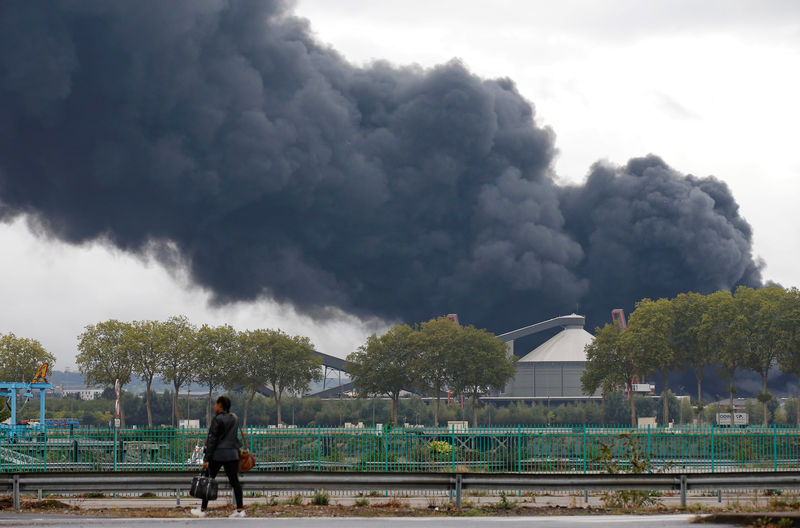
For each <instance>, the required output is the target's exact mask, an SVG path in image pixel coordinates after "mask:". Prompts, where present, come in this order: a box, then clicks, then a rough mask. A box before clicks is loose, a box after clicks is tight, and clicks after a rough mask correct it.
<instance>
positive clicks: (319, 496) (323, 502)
mask: <svg viewBox="0 0 800 528" xmlns="http://www.w3.org/2000/svg"><path fill="white" fill-rule="evenodd" d="M328 502H330V496H329V495H328V494H327V493H326V492H325V490H324V489H319V490H317V491H316V492H314V497H312V498H311V504H313V505H314V506H327V505H328Z"/></svg>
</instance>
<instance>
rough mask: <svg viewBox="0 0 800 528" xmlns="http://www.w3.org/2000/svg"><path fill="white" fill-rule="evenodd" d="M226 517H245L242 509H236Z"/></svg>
mask: <svg viewBox="0 0 800 528" xmlns="http://www.w3.org/2000/svg"><path fill="white" fill-rule="evenodd" d="M228 517H230V518H231V519H236V518H237V517H245V513H244V510H238V511H235V512H233V513H232V514H230V515H228Z"/></svg>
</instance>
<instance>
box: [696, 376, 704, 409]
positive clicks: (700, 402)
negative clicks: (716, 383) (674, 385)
mask: <svg viewBox="0 0 800 528" xmlns="http://www.w3.org/2000/svg"><path fill="white" fill-rule="evenodd" d="M702 406H703V377H702V376H700V377H699V378H697V407H698V409H699V408H700V407H702Z"/></svg>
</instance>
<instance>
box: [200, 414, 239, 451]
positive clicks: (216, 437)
mask: <svg viewBox="0 0 800 528" xmlns="http://www.w3.org/2000/svg"><path fill="white" fill-rule="evenodd" d="M240 447H242V443H241V442H240V441H239V419H238V418H237V417H236V415H235V414H231V413H226V412H221V413H219V414H217V415H216V416H214V418H213V419H212V420H211V425H210V426H209V428H208V436H207V437H206V450H205V456H204V457H203V462H209V461H210V460H212V459H213V458H214V452H215V451H216V450H217V449H238V448H240Z"/></svg>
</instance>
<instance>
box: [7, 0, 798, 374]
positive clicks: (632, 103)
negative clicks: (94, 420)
mask: <svg viewBox="0 0 800 528" xmlns="http://www.w3.org/2000/svg"><path fill="white" fill-rule="evenodd" d="M297 13H298V14H300V15H301V16H304V17H306V18H308V19H309V20H310V21H311V24H312V27H313V29H314V31H315V33H316V34H317V36H318V38H319V39H320V40H321V41H323V42H326V43H329V44H330V45H331V46H332V47H334V48H335V49H337V50H338V51H339V52H340V53H342V54H343V55H344V56H345V57H346V58H348V59H349V60H351V61H352V62H354V63H356V64H366V63H369V62H370V61H372V60H375V59H382V60H388V61H390V62H393V63H396V64H408V63H417V64H420V65H422V66H432V65H434V64H437V63H441V62H446V61H448V60H450V59H452V58H454V57H458V58H460V59H461V60H462V61H463V62H464V63H465V64H466V65H467V66H468V67H469V68H470V69H471V70H473V71H474V72H476V73H477V74H479V75H482V76H486V77H510V78H511V79H513V80H514V81H515V82H516V83H517V85H518V87H519V90H520V91H521V93H522V94H523V95H524V96H525V97H526V98H528V99H529V100H530V101H531V102H532V103H533V104H534V105H535V106H536V109H537V115H538V119H539V121H540V122H541V123H542V124H545V125H549V126H551V127H552V128H553V129H554V130H555V133H556V135H557V145H558V148H559V151H560V155H559V158H558V161H557V164H556V171H557V173H558V175H559V177H560V178H561V179H562V180H563V181H565V182H578V181H581V180H582V179H583V178H584V176H585V174H586V172H587V170H588V168H589V166H590V165H591V164H592V163H593V162H595V161H597V160H599V159H607V160H609V161H611V162H613V163H617V164H623V163H625V162H626V161H627V160H628V159H629V158H630V157H633V156H640V155H645V154H647V153H651V152H652V153H655V154H658V155H659V156H661V157H663V158H664V160H665V161H666V162H667V163H669V164H670V165H672V166H673V167H674V168H675V169H677V170H679V171H681V172H686V173H693V174H696V175H699V176H705V175H715V176H717V177H718V178H720V179H722V180H724V181H726V182H727V183H728V185H730V187H731V189H732V191H733V194H734V196H735V198H736V199H737V201H738V202H739V204H740V206H741V209H742V213H743V215H744V217H745V218H746V219H747V220H748V221H749V222H750V223H751V225H752V226H753V229H754V249H755V253H756V255H757V256H759V257H761V258H762V259H764V261H765V263H766V267H765V272H764V276H765V278H767V279H769V280H774V281H777V282H780V283H782V284H783V285H785V286H797V285H800V266H798V264H797V261H798V259H799V258H800V208H799V207H797V206H796V202H797V199H798V196H800V149H798V147H797V142H798V133H797V131H796V130H797V123H798V122H800V105H798V104H797V102H796V99H797V94H798V93H800V2H792V1H787V2H755V1H753V2H736V1H715V2H712V1H708V2H696V1H691V2H689V1H686V2H681V1H650V2H639V1H634V0H629V1H623V0H621V1H606V2H595V1H591V2H590V1H585V2H578V1H561V2H557V3H556V2H527V1H526V2H522V1H504V0H496V1H494V2H491V3H488V2H481V1H468V0H457V1H456V0H452V1H451V0H447V1H444V0H438V1H436V2H431V1H430V0H427V1H420V0H406V1H404V2H389V1H385V2H381V1H375V0H337V1H336V2H330V1H329V0H301V1H300V2H299V3H298V5H297ZM0 247H2V253H0V291H2V292H3V295H2V298H1V299H2V301H1V302H0V321H2V322H1V323H0V331H13V332H15V333H17V334H20V335H25V336H29V337H35V338H38V339H39V340H41V341H42V342H43V343H44V345H45V346H46V347H47V348H48V349H49V350H51V351H52V352H54V353H55V354H56V356H57V358H58V362H57V368H59V367H60V368H63V367H67V366H72V365H74V354H75V342H76V340H75V338H76V336H77V335H78V334H79V333H80V331H81V329H82V327H83V326H84V325H86V324H89V323H93V322H97V321H100V320H104V319H108V318H119V319H125V320H128V319H143V318H151V319H159V318H166V317H168V316H169V315H173V314H186V315H187V316H189V317H190V318H191V319H192V320H193V321H195V322H196V323H198V324H199V323H204V322H209V323H222V322H229V323H231V324H233V325H234V326H237V327H239V328H254V327H281V328H284V329H285V330H287V331H289V332H292V333H302V334H305V335H310V336H311V338H312V340H313V342H314V343H315V345H316V346H317V348H318V349H320V350H323V351H326V352H330V353H333V354H336V355H340V356H344V355H346V354H347V353H348V352H350V351H352V350H353V349H355V347H357V346H358V345H359V344H360V343H361V342H363V340H364V338H365V336H366V335H368V334H369V333H372V332H374V331H381V330H382V329H383V328H384V327H385V325H386V322H382V321H374V320H373V321H360V320H358V319H355V318H353V317H348V316H345V315H342V317H341V318H340V319H339V320H338V321H329V322H326V323H317V322H314V321H311V320H310V319H308V318H307V317H305V316H299V315H297V314H296V313H295V312H294V311H293V310H292V309H291V307H289V306H280V305H277V304H275V303H272V302H270V301H269V300H266V299H265V300H262V301H261V302H258V303H252V304H236V305H232V306H221V307H212V306H209V305H208V303H207V301H208V298H209V295H208V294H207V293H206V292H204V291H202V290H200V289H198V288H196V287H193V286H192V285H190V284H188V282H187V280H186V278H185V277H183V276H176V275H171V274H170V273H169V272H167V271H166V270H164V269H163V268H162V267H161V266H159V265H158V264H156V263H154V262H152V261H145V260H142V259H141V258H138V257H134V256H130V255H127V254H124V253H120V252H119V251H116V250H112V249H109V248H108V247H106V246H105V245H103V244H101V243H97V244H94V245H92V246H89V247H73V246H68V245H65V244H63V243H61V242H57V241H54V240H52V239H47V238H40V237H37V236H36V235H35V234H33V232H32V231H31V229H30V228H29V227H28V225H27V222H25V220H24V219H18V220H16V221H15V222H13V223H12V224H0ZM553 315H559V314H553ZM531 322H533V321H531Z"/></svg>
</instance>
